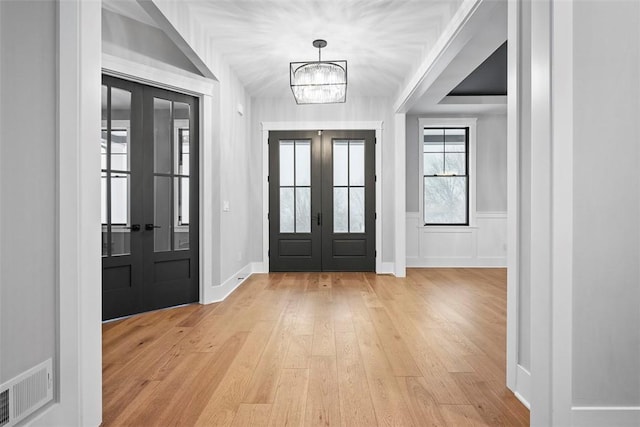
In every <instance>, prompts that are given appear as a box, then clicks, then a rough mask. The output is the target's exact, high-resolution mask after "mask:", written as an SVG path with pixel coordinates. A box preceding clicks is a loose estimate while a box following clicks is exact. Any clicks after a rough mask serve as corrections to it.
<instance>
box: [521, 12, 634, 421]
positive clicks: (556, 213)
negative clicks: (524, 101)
mask: <svg viewBox="0 0 640 427" xmlns="http://www.w3.org/2000/svg"><path fill="white" fill-rule="evenodd" d="M551 8H552V9H551V14H552V15H551V21H552V23H551V25H552V28H551V32H552V34H553V39H552V45H551V47H550V49H551V76H552V77H551V78H552V80H551V88H552V90H553V92H552V94H551V126H552V127H551V138H552V140H551V147H552V153H551V161H552V163H551V175H552V177H553V183H552V186H553V187H552V194H551V198H552V200H551V206H552V210H551V221H552V224H553V225H552V227H553V234H552V239H551V253H552V261H551V264H552V268H551V301H552V303H553V304H552V305H553V309H552V310H551V316H552V323H551V331H549V332H548V333H549V335H550V337H549V340H550V341H551V348H552V353H551V354H550V355H546V357H550V360H549V363H550V364H551V366H552V373H553V377H552V378H551V384H550V387H551V389H550V390H549V393H550V394H551V396H552V423H553V425H559V426H560V425H568V424H570V423H572V422H573V423H575V425H582V424H585V423H584V422H583V421H581V420H578V419H576V418H575V416H574V418H573V420H572V414H571V411H570V410H569V408H570V407H571V405H572V403H573V391H572V383H573V378H572V377H573V255H574V250H573V191H574V190H573V144H574V136H573V127H574V120H573V84H566V82H572V81H573V61H574V55H573V2H558V1H555V2H552V5H551ZM533 141H535V140H533ZM536 142H537V141H536ZM532 283H533V282H532ZM532 310H533V307H532ZM532 312H533V311H532ZM532 350H533V346H532ZM638 415H639V414H638V413H636V422H635V423H634V424H633V425H639V424H640V422H638ZM578 418H579V417H578ZM596 418H597V417H594V420H595V419H596ZM606 420H607V421H606V422H605V423H602V424H598V425H603V424H609V425H613V423H612V421H613V420H616V417H612V418H609V419H606ZM591 425H596V424H593V423H592V424H591ZM627 425H631V424H627Z"/></svg>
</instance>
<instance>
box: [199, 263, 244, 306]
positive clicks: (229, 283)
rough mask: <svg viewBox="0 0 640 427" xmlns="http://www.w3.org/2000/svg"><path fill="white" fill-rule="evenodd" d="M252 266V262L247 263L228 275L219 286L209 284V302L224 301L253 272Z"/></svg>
mask: <svg viewBox="0 0 640 427" xmlns="http://www.w3.org/2000/svg"><path fill="white" fill-rule="evenodd" d="M253 268H254V266H253V263H249V264H247V265H245V266H244V267H242V268H241V269H240V270H238V271H236V272H235V273H234V274H232V275H231V276H230V277H228V278H227V279H226V280H225V281H224V282H222V284H220V285H219V286H211V292H210V295H209V296H210V300H209V303H213V302H220V301H224V300H225V299H226V298H227V297H228V296H229V295H231V293H232V292H233V291H235V290H236V289H237V288H238V286H240V285H241V284H243V283H244V282H245V280H247V279H248V278H249V276H251V275H252V274H253V272H254V271H253Z"/></svg>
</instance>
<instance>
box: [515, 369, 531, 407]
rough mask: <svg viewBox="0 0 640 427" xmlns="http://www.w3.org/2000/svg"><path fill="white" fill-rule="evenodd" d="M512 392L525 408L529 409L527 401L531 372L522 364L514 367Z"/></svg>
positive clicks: (529, 392)
mask: <svg viewBox="0 0 640 427" xmlns="http://www.w3.org/2000/svg"><path fill="white" fill-rule="evenodd" d="M513 394H515V396H516V397H517V398H518V400H519V401H520V402H522V404H523V405H524V406H526V407H527V409H529V410H531V404H530V403H529V400H530V396H531V373H530V372H529V371H528V370H526V369H525V368H523V367H522V365H518V368H517V369H516V387H515V390H514V391H513Z"/></svg>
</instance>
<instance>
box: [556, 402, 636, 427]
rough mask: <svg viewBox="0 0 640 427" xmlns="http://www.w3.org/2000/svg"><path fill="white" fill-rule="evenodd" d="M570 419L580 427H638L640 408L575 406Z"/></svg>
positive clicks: (574, 424)
mask: <svg viewBox="0 0 640 427" xmlns="http://www.w3.org/2000/svg"><path fill="white" fill-rule="evenodd" d="M569 419H570V420H571V423H572V424H571V425H573V426H579V427H602V426H609V427H637V426H639V425H640V406H574V407H573V408H571V413H570V414H569Z"/></svg>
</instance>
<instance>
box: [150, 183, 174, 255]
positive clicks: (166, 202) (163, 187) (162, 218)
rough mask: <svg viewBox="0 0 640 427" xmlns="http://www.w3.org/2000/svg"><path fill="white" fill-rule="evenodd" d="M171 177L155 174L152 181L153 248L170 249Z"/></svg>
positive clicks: (159, 249)
mask: <svg viewBox="0 0 640 427" xmlns="http://www.w3.org/2000/svg"><path fill="white" fill-rule="evenodd" d="M171 184H172V183H171V177H169V176H156V177H155V183H154V191H153V195H154V216H153V227H154V229H153V242H154V243H153V248H154V250H155V251H156V252H164V251H170V250H171V196H172V194H171V193H172V191H171V190H172V187H173V186H172V185H171Z"/></svg>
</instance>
